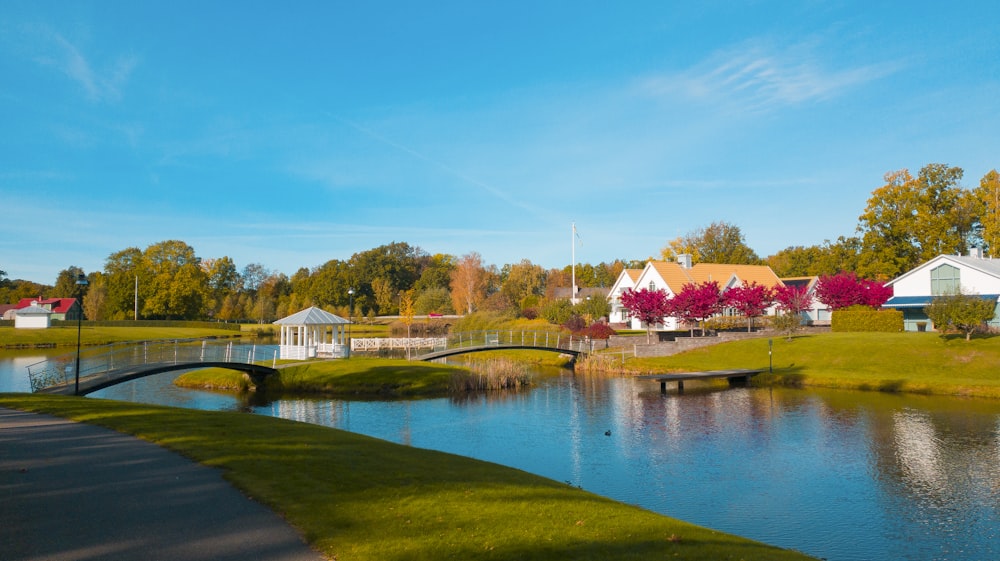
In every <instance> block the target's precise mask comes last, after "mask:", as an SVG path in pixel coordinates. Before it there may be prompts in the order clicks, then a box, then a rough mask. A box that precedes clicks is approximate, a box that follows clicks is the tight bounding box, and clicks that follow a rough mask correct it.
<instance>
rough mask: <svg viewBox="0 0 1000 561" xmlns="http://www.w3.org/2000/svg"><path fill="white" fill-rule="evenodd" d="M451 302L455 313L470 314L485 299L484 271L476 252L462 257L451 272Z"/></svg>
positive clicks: (480, 257)
mask: <svg viewBox="0 0 1000 561" xmlns="http://www.w3.org/2000/svg"><path fill="white" fill-rule="evenodd" d="M450 287H451V301H452V306H453V307H454V308H455V311H456V312H459V313H461V312H462V311H464V312H465V313H467V314H471V313H472V312H474V311H476V308H478V307H479V305H480V304H482V302H483V300H485V299H486V270H485V269H483V258H482V256H480V255H479V254H478V253H476V252H474V251H473V252H472V253H469V254H466V255H463V256H462V258H461V259H459V260H458V263H456V264H455V268H454V269H453V270H452V272H451V282H450Z"/></svg>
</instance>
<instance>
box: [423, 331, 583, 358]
mask: <svg viewBox="0 0 1000 561" xmlns="http://www.w3.org/2000/svg"><path fill="white" fill-rule="evenodd" d="M490 346H494V347H502V346H518V347H537V348H547V349H565V350H568V351H576V352H578V353H588V352H591V351H593V350H594V341H593V339H591V338H589V337H581V336H579V335H572V334H567V333H557V332H552V331H518V330H506V329H486V330H482V331H462V332H458V333H449V334H448V337H447V338H446V344H445V345H444V346H440V347H435V348H434V350H435V351H445V350H451V349H460V348H466V347H490Z"/></svg>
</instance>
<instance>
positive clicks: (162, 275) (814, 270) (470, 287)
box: [0, 164, 1000, 322]
mask: <svg viewBox="0 0 1000 561" xmlns="http://www.w3.org/2000/svg"><path fill="white" fill-rule="evenodd" d="M963 173H964V172H963V170H962V169H961V168H957V167H951V166H948V165H946V164H928V165H926V166H924V167H923V168H921V169H920V171H919V172H918V173H917V174H916V176H913V175H911V174H910V172H909V171H908V170H905V169H904V170H900V171H895V172H890V173H887V174H886V175H885V177H884V180H885V184H884V185H883V186H881V187H878V188H876V189H875V190H874V191H873V192H872V194H871V196H870V198H869V199H868V201H867V205H866V207H865V209H864V211H863V212H862V214H861V215H860V216H859V218H858V224H857V226H856V228H855V233H854V235H852V236H840V237H838V238H837V240H835V241H832V242H831V241H829V240H827V241H824V242H823V243H822V244H819V245H813V246H801V245H799V246H789V247H787V248H785V249H782V250H781V251H778V252H777V253H775V254H773V255H770V256H768V257H766V258H763V259H762V258H760V257H759V256H758V255H757V253H756V252H755V251H754V250H753V249H752V248H750V247H749V246H748V245H747V244H746V241H745V238H744V236H743V233H742V232H741V230H740V228H739V227H738V226H736V225H733V224H729V223H726V222H715V223H712V224H710V225H708V226H706V227H704V228H699V229H697V230H695V231H693V232H690V233H688V234H686V235H684V236H680V237H678V238H676V239H674V240H670V241H669V242H668V243H667V245H666V246H665V247H664V248H663V249H662V251H661V257H662V258H663V259H665V260H672V259H676V257H677V256H678V255H680V254H689V255H691V256H692V257H693V260H694V261H695V262H705V263H733V264H766V265H769V266H770V267H771V268H772V269H773V270H774V272H775V273H776V274H777V275H778V276H779V277H793V276H829V275H835V274H837V273H840V272H842V271H850V272H854V273H856V274H857V275H858V276H859V277H862V278H868V279H877V280H881V281H885V280H888V279H891V278H893V277H895V276H898V275H899V274H901V273H903V272H905V271H907V270H909V269H911V268H913V267H915V266H916V265H918V264H919V263H921V262H923V261H926V260H928V259H930V258H932V257H934V256H936V255H939V254H942V253H963V254H964V253H967V252H968V251H969V249H970V248H972V247H980V248H983V250H984V251H986V252H989V251H993V250H994V249H996V248H1000V174H998V173H997V172H996V171H995V170H992V171H990V172H989V173H987V174H986V175H985V176H984V177H983V178H982V179H981V180H980V182H979V185H978V186H977V187H975V188H973V189H968V188H965V187H963V186H962V185H961V184H960V181H961V179H962V176H963ZM645 261H646V260H645V259H639V260H634V259H632V260H629V259H616V260H614V261H612V262H609V263H600V264H597V265H591V264H580V265H577V267H576V275H575V276H576V281H577V285H578V286H580V287H610V286H611V285H612V284H613V283H614V281H615V280H616V279H617V278H618V275H619V274H620V273H621V271H622V270H623V269H625V268H630V269H632V268H634V269H640V268H642V267H643V265H644V264H645ZM79 274H86V276H87V279H88V281H89V285H88V286H87V287H86V288H85V289H84V290H83V294H84V295H85V296H84V300H83V305H84V312H85V314H86V316H87V317H88V318H90V319H111V320H113V319H132V318H133V317H136V316H138V317H140V318H145V319H205V318H208V319H217V320H225V321H257V322H270V321H273V320H274V319H277V318H280V317H284V316H285V315H288V314H290V313H294V312H296V311H298V310H300V309H303V308H305V307H308V306H318V307H322V308H324V309H328V310H330V311H333V312H334V313H338V314H340V315H343V316H345V317H346V316H347V315H351V314H353V315H355V316H358V315H363V316H370V315H393V314H397V313H398V312H399V310H400V305H401V302H402V301H403V298H404V297H405V298H408V299H409V302H410V303H411V304H412V306H413V310H414V312H415V313H417V314H426V313H442V314H447V313H463V314H464V313H468V312H470V311H476V310H488V311H498V312H503V313H515V314H516V313H523V314H525V315H532V314H535V315H540V316H543V317H548V316H561V315H565V309H562V308H559V306H560V304H558V303H557V302H558V299H557V298H555V294H556V289H558V288H568V287H569V286H570V284H571V280H570V279H571V276H572V271H571V267H570V266H569V265H567V266H566V267H563V268H562V269H545V268H544V267H542V266H540V265H537V264H534V263H532V262H531V261H530V260H527V259H524V260H522V261H520V262H518V263H513V264H506V265H503V266H502V267H497V266H495V265H486V264H484V263H483V262H482V258H481V257H480V256H479V254H477V253H475V252H473V253H469V254H467V255H464V256H454V255H447V254H433V255H432V254H429V253H427V252H425V251H423V250H422V249H420V248H419V247H416V246H411V245H410V244H407V243H405V242H392V243H390V244H386V245H382V246H379V247H376V248H373V249H370V250H367V251H363V252H359V253H355V254H354V255H352V256H351V257H350V258H349V259H346V260H341V259H332V260H330V261H327V262H326V263H324V264H322V265H320V266H318V267H314V268H312V269H309V268H305V267H303V268H300V269H299V270H298V271H296V272H295V273H294V274H293V275H292V276H291V277H288V276H287V275H285V274H283V273H281V272H277V271H272V270H270V269H268V268H267V267H265V266H264V265H262V264H260V263H250V264H247V265H245V266H244V267H243V268H242V269H239V268H237V266H236V263H234V262H233V260H232V259H231V258H229V257H225V256H223V257H218V258H200V257H198V256H197V255H196V254H195V250H194V248H192V247H191V246H189V245H187V244H186V243H184V242H182V241H179V240H168V241H163V242H160V243H157V244H153V245H150V246H149V247H147V248H146V249H144V250H143V249H139V248H136V247H130V248H127V249H123V250H121V251H118V252H115V253H113V254H111V255H110V256H108V258H107V259H106V261H105V265H104V269H103V270H101V271H91V272H85V271H82V270H81V269H80V268H79V267H75V266H71V267H68V268H67V269H64V270H62V271H61V272H60V273H59V275H58V277H57V279H56V281H55V284H54V285H53V286H46V285H40V284H37V283H34V282H30V281H24V280H10V279H8V278H7V275H6V274H5V273H4V272H3V271H0V302H7V303H14V302H16V301H17V300H19V299H20V298H28V297H36V296H40V295H48V296H58V297H72V296H77V295H80V294H78V292H77V291H78V290H79V287H78V286H77V285H76V279H77V276H78V275H79ZM136 286H138V289H137V288H136ZM352 289H353V290H352ZM349 292H353V294H350V293H349ZM352 304H353V310H352V309H351V305H352Z"/></svg>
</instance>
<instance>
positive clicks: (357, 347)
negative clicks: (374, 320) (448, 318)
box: [351, 337, 448, 352]
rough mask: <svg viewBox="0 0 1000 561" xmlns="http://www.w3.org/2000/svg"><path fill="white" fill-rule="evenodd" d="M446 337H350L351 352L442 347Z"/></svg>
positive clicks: (446, 340) (446, 342) (446, 341)
mask: <svg viewBox="0 0 1000 561" xmlns="http://www.w3.org/2000/svg"><path fill="white" fill-rule="evenodd" d="M447 345H448V339H447V338H446V337H381V338H380V337H369V338H364V339H351V352H354V351H357V352H367V351H380V350H389V349H443V348H445V347H446V346H447Z"/></svg>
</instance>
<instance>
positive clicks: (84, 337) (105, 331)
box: [0, 324, 240, 348]
mask: <svg viewBox="0 0 1000 561" xmlns="http://www.w3.org/2000/svg"><path fill="white" fill-rule="evenodd" d="M76 335H77V333H76V326H75V325H74V326H72V327H70V326H59V327H50V328H48V329H14V328H13V327H0V348H4V347H7V348H19V347H76ZM239 335H240V334H239V332H235V331H230V330H228V329H209V328H193V327H88V326H87V325H86V324H84V325H83V326H82V328H81V329H80V343H81V344H82V345H84V346H92V345H108V344H111V343H121V342H123V341H151V340H155V339H196V338H201V337H238V336H239Z"/></svg>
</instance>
